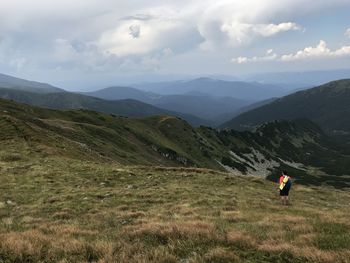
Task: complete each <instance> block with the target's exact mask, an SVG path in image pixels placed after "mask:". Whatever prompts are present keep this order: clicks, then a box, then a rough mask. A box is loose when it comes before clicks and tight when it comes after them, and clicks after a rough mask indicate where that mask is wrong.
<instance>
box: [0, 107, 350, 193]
mask: <svg viewBox="0 0 350 263" xmlns="http://www.w3.org/2000/svg"><path fill="white" fill-rule="evenodd" d="M0 140H2V141H3V142H4V143H5V144H9V147H14V150H13V151H12V150H9V151H8V154H9V156H8V157H7V156H5V157H4V158H5V159H6V158H9V159H11V154H15V155H16V147H17V145H23V147H24V148H25V149H28V151H29V152H27V154H30V155H31V154H35V153H37V154H40V155H41V156H43V157H45V156H56V155H59V156H63V157H65V158H74V159H79V160H98V161H101V162H117V163H120V164H125V165H163V166H186V167H201V168H210V169H216V170H221V171H225V170H229V171H234V172H237V173H241V174H255V175H260V176H267V175H269V174H270V173H271V172H273V171H280V169H281V167H285V166H287V167H290V168H293V169H296V180H297V181H298V182H300V183H303V184H313V183H315V182H317V184H322V183H326V184H328V185H333V186H336V187H346V186H347V185H348V184H349V183H350V181H349V178H348V177H346V175H349V173H348V171H349V170H350V167H349V163H350V162H349V156H347V155H345V154H342V153H340V152H339V151H338V150H337V149H336V147H334V143H333V141H329V138H328V137H327V136H325V135H324V134H323V133H322V131H321V130H320V129H319V128H318V127H317V126H316V125H314V124H313V123H311V122H309V121H307V120H298V121H295V122H274V123H270V124H267V125H264V126H262V127H261V128H260V129H258V130H257V131H256V132H255V133H251V132H235V131H233V130H231V131H216V130H214V129H211V128H206V127H200V128H193V127H192V126H190V125H189V124H188V123H186V122H185V121H183V120H181V119H178V118H176V117H170V116H155V117H150V118H145V119H128V118H124V117H117V116H115V115H106V114H102V113H97V112H92V111H87V110H69V111H57V110H48V109H42V108H36V107H31V106H28V105H24V104H17V103H14V102H11V101H6V100H0ZM5 144H4V145H5ZM314 168H315V169H316V168H317V169H319V170H321V171H322V173H323V174H322V173H321V175H322V176H321V177H318V174H315V173H314V171H315V169H314Z"/></svg>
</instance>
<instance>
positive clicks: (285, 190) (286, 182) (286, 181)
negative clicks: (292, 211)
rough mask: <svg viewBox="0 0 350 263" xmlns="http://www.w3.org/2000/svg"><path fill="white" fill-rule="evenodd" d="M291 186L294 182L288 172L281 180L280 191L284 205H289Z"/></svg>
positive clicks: (283, 173) (285, 172) (284, 172)
mask: <svg viewBox="0 0 350 263" xmlns="http://www.w3.org/2000/svg"><path fill="white" fill-rule="evenodd" d="M291 186H292V181H291V178H290V177H289V176H288V172H287V171H283V172H282V175H281V177H280V180H279V190H280V196H281V202H282V205H288V204H289V198H288V195H289V190H290V188H291Z"/></svg>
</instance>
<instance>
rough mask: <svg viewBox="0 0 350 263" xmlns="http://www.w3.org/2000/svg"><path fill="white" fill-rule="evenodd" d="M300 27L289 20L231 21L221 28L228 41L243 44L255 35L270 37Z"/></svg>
mask: <svg viewBox="0 0 350 263" xmlns="http://www.w3.org/2000/svg"><path fill="white" fill-rule="evenodd" d="M299 29H300V27H299V26H298V25H297V24H295V23H291V22H287V23H280V24H247V23H239V22H231V24H223V25H222V26H221V30H222V32H223V33H225V34H227V36H228V37H229V39H230V43H231V44H233V45H236V44H245V43H248V42H249V41H251V40H252V39H254V38H256V37H271V36H273V35H276V34H278V33H281V32H286V31H290V30H299Z"/></svg>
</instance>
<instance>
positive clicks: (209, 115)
mask: <svg viewBox="0 0 350 263" xmlns="http://www.w3.org/2000/svg"><path fill="white" fill-rule="evenodd" d="M83 94H86V95H89V96H94V97H97V98H101V99H105V100H120V99H134V100H139V101H142V102H144V103H148V104H151V105H153V106H156V107H159V108H163V109H167V110H170V111H175V112H181V113H187V114H191V115H195V116H197V117H199V118H201V119H207V120H210V121H211V122H212V123H213V124H217V125H218V124H221V123H222V122H223V121H224V120H229V119H230V118H232V116H233V115H234V114H235V113H236V112H239V110H240V109H241V108H242V107H244V106H247V105H249V104H250V103H251V102H248V101H244V100H240V99H235V98H232V97H216V96H211V95H208V94H206V93H201V92H199V91H192V92H188V93H187V94H178V95H160V94H156V93H153V92H148V91H142V90H138V89H135V88H130V87H110V88H106V89H101V90H97V91H94V92H88V93H83ZM224 114H226V115H227V116H230V117H228V118H223V117H221V116H223V115H224Z"/></svg>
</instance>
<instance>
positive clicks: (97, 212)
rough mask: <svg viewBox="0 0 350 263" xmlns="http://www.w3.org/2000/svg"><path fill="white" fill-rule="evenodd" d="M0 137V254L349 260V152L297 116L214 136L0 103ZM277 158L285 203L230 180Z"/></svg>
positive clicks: (46, 258) (259, 182)
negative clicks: (288, 183) (283, 173)
mask: <svg viewBox="0 0 350 263" xmlns="http://www.w3.org/2000/svg"><path fill="white" fill-rule="evenodd" d="M0 144H1V147H0V181H1V184H0V240H1V242H0V262H1V263H3V262H4V263H10V262H33V263H34V262H123V263H124V262H125V263H126V262H127V263H129V262H344V263H345V262H347V261H348V258H349V256H350V253H349V251H350V246H349V244H350V239H349V235H348V233H349V230H350V224H349V220H348V218H349V216H350V213H349V209H348V205H349V202H350V193H349V183H350V178H349V176H348V173H346V172H348V171H349V169H346V165H348V164H349V163H350V162H349V159H348V157H347V156H346V155H342V154H341V153H339V152H337V151H336V148H335V146H334V145H333V143H332V141H327V137H326V136H325V135H324V134H323V133H322V131H321V130H320V129H319V128H318V127H317V126H316V125H315V124H313V123H311V122H309V121H306V120H298V121H295V122H273V123H269V124H266V125H264V126H262V127H260V128H259V129H258V130H257V131H256V132H255V133H251V132H236V131H222V132H218V131H216V130H214V129H210V128H205V127H200V128H193V127H191V126H190V125H189V124H187V123H186V122H184V121H182V120H180V119H177V118H175V117H169V116H158V117H151V118H146V119H128V118H123V117H116V116H114V115H107V114H102V113H97V112H92V111H87V110H66V111H59V110H48V109H42V108H37V107H32V106H28V105H25V104H19V103H15V102H12V101H7V100H2V99H0ZM323 160H328V163H327V162H326V163H325V164H326V165H327V167H324V165H323V166H322V165H321V162H323ZM298 161H299V162H303V163H304V165H301V164H298V163H296V162H298ZM317 162H319V164H320V167H317V166H316V165H317ZM224 167H226V169H228V170H230V173H228V172H227V171H225V169H224ZM321 167H324V168H321ZM209 168H211V169H209ZM285 168H286V169H288V171H289V172H290V174H291V176H292V177H293V178H294V183H293V188H292V191H291V201H292V205H291V206H281V205H280V202H279V197H278V191H277V185H276V183H274V182H271V181H269V180H265V178H264V176H258V177H253V176H242V174H247V175H253V174H255V175H257V174H260V175H263V174H262V173H263V172H264V171H265V172H266V175H267V174H269V175H268V178H269V179H270V180H275V179H276V178H275V176H276V175H277V173H279V171H280V169H285ZM269 169H271V171H270V170H269ZM326 169H329V174H327V173H326V171H327V170H326ZM341 169H343V170H341ZM267 172H268V173H267ZM270 172H272V173H271V174H270ZM330 174H334V175H330ZM346 174H347V176H346ZM335 187H337V188H339V190H338V189H336V188H335Z"/></svg>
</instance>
